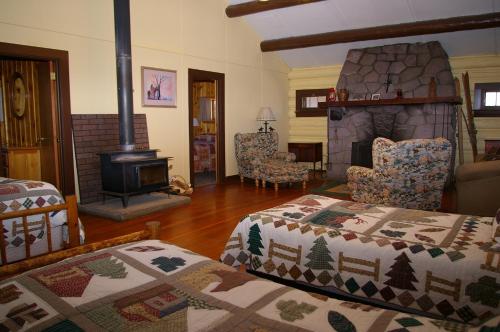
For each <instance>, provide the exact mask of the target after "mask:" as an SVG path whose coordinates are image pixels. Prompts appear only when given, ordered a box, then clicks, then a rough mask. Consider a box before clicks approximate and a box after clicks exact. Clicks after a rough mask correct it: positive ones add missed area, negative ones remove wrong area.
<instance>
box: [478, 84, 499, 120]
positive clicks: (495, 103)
mask: <svg viewBox="0 0 500 332" xmlns="http://www.w3.org/2000/svg"><path fill="white" fill-rule="evenodd" d="M474 116H491V117H500V83H476V84H475V85H474Z"/></svg>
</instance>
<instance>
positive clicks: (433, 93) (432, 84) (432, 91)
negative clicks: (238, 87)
mask: <svg viewBox="0 0 500 332" xmlns="http://www.w3.org/2000/svg"><path fill="white" fill-rule="evenodd" d="M436 96H437V91H436V79H435V78H434V77H431V79H430V81H429V98H435V97H436Z"/></svg>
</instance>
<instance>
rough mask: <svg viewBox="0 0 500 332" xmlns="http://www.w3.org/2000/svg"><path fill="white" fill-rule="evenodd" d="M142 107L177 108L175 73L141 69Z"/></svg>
mask: <svg viewBox="0 0 500 332" xmlns="http://www.w3.org/2000/svg"><path fill="white" fill-rule="evenodd" d="M141 89H142V106H144V107H177V71H175V70H169V69H161V68H153V67H144V66H142V67H141Z"/></svg>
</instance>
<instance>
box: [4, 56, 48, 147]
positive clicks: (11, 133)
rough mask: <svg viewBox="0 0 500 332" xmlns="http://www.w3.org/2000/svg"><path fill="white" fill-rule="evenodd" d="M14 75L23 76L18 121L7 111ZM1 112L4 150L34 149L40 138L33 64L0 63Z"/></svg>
mask: <svg viewBox="0 0 500 332" xmlns="http://www.w3.org/2000/svg"><path fill="white" fill-rule="evenodd" d="M15 72H18V73H20V74H22V75H23V78H24V82H25V84H26V94H27V99H26V110H25V112H24V115H23V116H22V117H21V118H19V117H17V116H16V115H15V114H14V113H13V112H12V110H11V84H12V76H13V74H14V73H15ZM0 73H1V77H2V82H3V84H2V86H3V96H4V102H5V104H4V105H5V106H6V108H5V109H4V123H3V124H2V125H3V126H4V128H5V129H4V131H2V132H4V133H5V137H2V145H3V146H4V147H8V148H31V147H36V146H38V138H39V136H40V110H39V105H38V102H37V101H38V70H37V62H35V61H23V60H19V61H18V60H0Z"/></svg>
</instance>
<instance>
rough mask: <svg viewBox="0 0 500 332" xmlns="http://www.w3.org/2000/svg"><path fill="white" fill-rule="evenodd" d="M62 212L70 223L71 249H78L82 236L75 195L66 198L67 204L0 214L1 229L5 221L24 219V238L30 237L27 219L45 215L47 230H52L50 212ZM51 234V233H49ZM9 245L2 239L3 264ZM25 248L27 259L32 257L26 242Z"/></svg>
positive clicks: (0, 247) (0, 248) (0, 246)
mask: <svg viewBox="0 0 500 332" xmlns="http://www.w3.org/2000/svg"><path fill="white" fill-rule="evenodd" d="M61 210H66V221H67V223H68V233H69V245H68V246H69V247H76V246H78V245H80V236H79V229H78V207H77V204H76V197H75V196H74V195H70V196H66V198H65V203H64V204H57V205H52V206H46V207H41V208H35V209H27V210H20V211H12V212H5V213H1V214H0V228H3V223H4V221H5V220H8V219H13V218H22V223H23V228H24V236H25V237H28V234H29V230H28V224H27V217H28V216H31V215H37V214H44V215H45V218H46V223H47V229H50V227H48V225H49V224H50V219H49V218H48V214H49V212H54V211H61ZM48 232H49V231H48ZM49 238H50V237H49V236H48V237H47V241H49ZM6 248H7V244H6V243H5V241H4V240H3V239H2V240H1V241H0V254H1V257H2V262H6V261H7V254H6V250H7V249H6ZM25 248H26V258H28V259H29V258H30V257H31V249H30V245H29V243H26V242H25ZM48 248H49V253H50V252H51V249H50V248H51V245H48ZM7 265H10V264H5V265H4V266H7ZM1 271H3V270H2V268H1V267H0V272H1Z"/></svg>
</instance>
